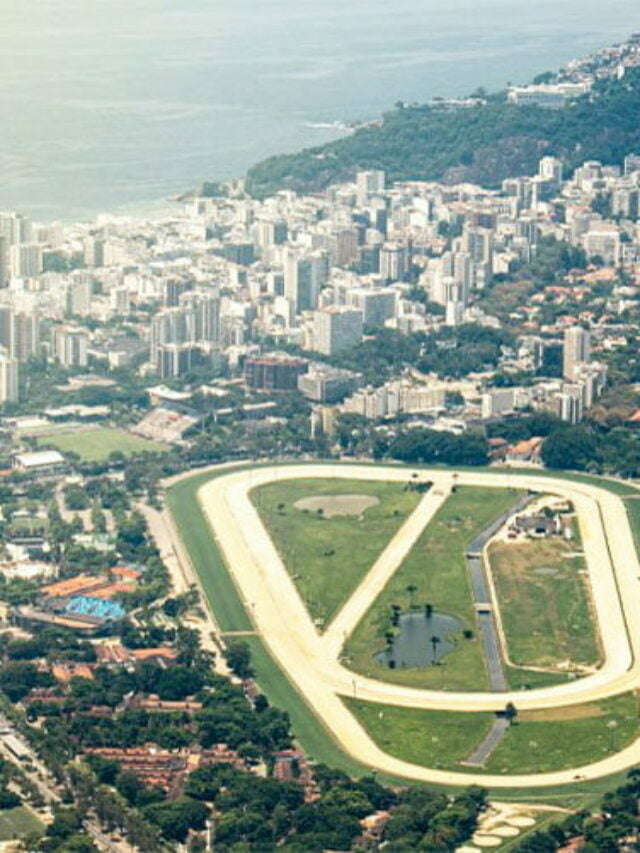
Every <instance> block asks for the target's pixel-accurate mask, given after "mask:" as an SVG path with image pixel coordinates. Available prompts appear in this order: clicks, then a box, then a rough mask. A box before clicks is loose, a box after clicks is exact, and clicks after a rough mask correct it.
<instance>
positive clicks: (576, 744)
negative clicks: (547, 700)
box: [345, 693, 640, 774]
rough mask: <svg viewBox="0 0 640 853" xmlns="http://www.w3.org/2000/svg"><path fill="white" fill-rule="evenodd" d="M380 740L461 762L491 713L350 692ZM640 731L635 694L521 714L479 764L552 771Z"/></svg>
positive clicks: (398, 754) (488, 768)
mask: <svg viewBox="0 0 640 853" xmlns="http://www.w3.org/2000/svg"><path fill="white" fill-rule="evenodd" d="M345 701H346V702H347V705H348V707H349V708H350V710H351V711H352V712H353V713H354V714H355V716H356V717H357V718H358V720H359V721H360V722H361V723H362V725H363V726H364V727H365V729H366V730H367V731H368V732H369V734H370V735H371V737H372V738H373V740H374V741H375V742H376V743H377V744H378V746H380V747H381V748H382V749H384V751H385V752H388V753H389V754H390V755H393V756H394V757H395V758H400V759H402V760H403V761H410V762H412V763H414V764H420V765H422V766H424V767H432V768H439V769H446V770H458V771H465V772H471V773H473V772H476V771H475V770H474V768H469V767H462V766H460V762H461V761H464V760H465V759H467V758H468V757H469V756H470V755H471V753H472V752H473V751H474V749H475V748H476V747H477V746H478V744H479V743H480V742H481V741H482V739H483V738H484V736H485V735H486V733H487V732H488V731H489V728H490V726H491V723H492V720H493V716H492V715H491V714H485V713H468V714H465V713H450V712H445V711H423V710H420V709H413V708H397V707H394V706H389V705H377V704H373V703H369V702H361V701H357V700H353V699H349V700H345ZM639 736H640V717H639V714H638V699H637V697H636V696H635V695H634V694H631V693H628V694H625V695H624V696H616V697H615V698H613V699H606V700H604V701H602V702H597V703H592V704H585V705H573V706H569V707H566V708H557V709H553V710H550V711H528V712H522V713H520V714H519V715H518V717H517V720H516V722H515V724H514V725H512V726H511V727H510V729H509V730H508V732H507V734H506V736H505V738H504V740H503V741H502V742H501V743H500V744H499V745H498V747H497V748H496V750H495V752H494V753H493V754H492V755H491V756H490V757H489V759H488V761H487V763H486V765H485V766H484V767H483V768H479V769H478V770H477V772H486V773H495V774H514V773H549V772H552V771H555V770H566V769H568V768H572V767H578V768H579V767H581V766H584V765H587V764H591V763H593V762H595V761H600V760H601V759H603V758H605V757H606V756H607V755H613V754H614V753H616V752H619V751H620V750H621V749H623V748H624V747H626V746H628V745H629V744H630V743H632V742H633V741H634V740H635V739H636V738H637V737H639Z"/></svg>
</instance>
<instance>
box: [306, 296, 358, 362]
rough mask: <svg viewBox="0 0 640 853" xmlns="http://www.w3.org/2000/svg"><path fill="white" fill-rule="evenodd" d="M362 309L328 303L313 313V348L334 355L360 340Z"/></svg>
mask: <svg viewBox="0 0 640 853" xmlns="http://www.w3.org/2000/svg"><path fill="white" fill-rule="evenodd" d="M362 333H363V323H362V311H359V310H358V309H356V308H349V307H348V306H346V305H329V306H328V307H327V308H323V309H322V310H321V311H316V312H315V313H314V315H313V348H314V349H315V350H316V351H317V352H321V353H324V355H335V354H336V353H338V352H342V351H343V350H346V349H349V348H350V347H352V346H355V345H356V344H359V343H360V341H361V340H362Z"/></svg>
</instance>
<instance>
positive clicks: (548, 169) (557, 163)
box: [538, 157, 564, 187]
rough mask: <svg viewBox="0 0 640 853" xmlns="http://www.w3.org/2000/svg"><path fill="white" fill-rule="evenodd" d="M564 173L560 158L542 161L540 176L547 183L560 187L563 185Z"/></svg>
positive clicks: (545, 158) (549, 158)
mask: <svg viewBox="0 0 640 853" xmlns="http://www.w3.org/2000/svg"><path fill="white" fill-rule="evenodd" d="M563 171H564V169H563V165H562V160H560V159H558V157H543V158H542V160H540V164H539V168H538V175H539V176H540V177H541V178H543V179H544V180H545V181H550V182H552V183H553V184H555V185H556V186H558V187H559V186H560V185H561V184H562V177H563Z"/></svg>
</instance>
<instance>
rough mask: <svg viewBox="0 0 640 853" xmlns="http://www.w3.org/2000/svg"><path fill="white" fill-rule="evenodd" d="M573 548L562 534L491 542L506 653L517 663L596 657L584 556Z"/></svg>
mask: <svg viewBox="0 0 640 853" xmlns="http://www.w3.org/2000/svg"><path fill="white" fill-rule="evenodd" d="M575 549H576V543H575V542H567V541H566V540H564V539H545V540H536V541H530V542H522V543H521V542H518V543H513V542H509V543H505V542H497V543H494V544H493V545H492V546H491V547H490V550H489V559H490V563H491V571H492V574H493V579H494V582H495V585H496V589H497V593H498V601H499V602H500V615H501V619H502V625H503V628H504V631H505V635H506V640H507V647H508V651H509V658H510V660H511V661H512V663H514V664H516V665H517V666H535V667H557V666H558V665H561V666H564V667H565V668H566V667H567V666H568V667H569V668H571V666H572V665H573V664H578V665H581V666H594V665H596V664H597V663H598V662H599V659H600V653H599V649H598V642H597V630H596V627H595V624H594V619H593V614H592V605H591V600H590V596H591V592H590V588H589V585H588V581H587V580H586V578H585V574H584V573H585V560H584V557H582V556H580V554H578V555H576V553H575Z"/></svg>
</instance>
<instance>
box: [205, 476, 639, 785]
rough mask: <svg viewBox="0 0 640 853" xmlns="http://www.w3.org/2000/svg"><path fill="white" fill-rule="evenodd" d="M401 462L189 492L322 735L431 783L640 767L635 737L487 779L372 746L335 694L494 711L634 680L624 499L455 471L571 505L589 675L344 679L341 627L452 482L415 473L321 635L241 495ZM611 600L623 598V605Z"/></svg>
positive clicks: (635, 617)
mask: <svg viewBox="0 0 640 853" xmlns="http://www.w3.org/2000/svg"><path fill="white" fill-rule="evenodd" d="M409 476H410V474H409V472H408V469H405V470H403V469H397V468H388V467H386V466H380V467H373V466H351V465H349V466H344V467H342V466H339V465H311V464H307V465H297V466H287V467H286V468H278V467H275V466H274V467H271V468H260V469H252V470H245V471H240V472H230V473H229V474H228V475H224V476H222V477H218V478H216V479H215V481H212V482H211V483H208V484H205V485H204V486H203V487H202V488H201V490H200V492H199V499H200V501H201V503H202V506H203V508H204V510H205V513H206V515H207V517H208V520H209V523H210V525H211V527H212V529H213V530H214V531H215V535H216V537H217V540H218V544H219V546H220V547H221V548H222V550H223V551H224V554H225V557H226V559H227V562H228V565H229V566H230V567H231V570H232V572H233V575H234V579H235V581H236V584H237V586H238V588H239V590H240V591H241V594H242V596H243V598H244V600H245V603H246V605H247V609H248V611H249V613H250V615H251V618H252V619H253V621H254V623H255V626H256V629H257V630H258V631H259V633H260V634H261V636H262V638H263V640H264V642H265V643H266V644H267V645H268V647H269V649H270V651H271V653H272V654H273V656H274V657H275V658H276V660H277V661H278V662H279V664H280V666H281V667H282V668H283V669H284V670H285V672H286V673H287V674H288V677H289V678H290V680H291V681H292V682H293V684H295V686H296V688H297V689H298V690H299V691H300V692H301V693H302V694H303V695H304V696H305V697H306V698H307V700H308V701H309V703H310V704H311V705H312V706H313V707H314V709H315V711H316V713H317V714H318V716H319V717H321V718H322V719H323V720H324V722H325V724H326V725H327V726H328V727H329V728H330V729H331V731H332V732H333V733H334V736H335V737H336V739H337V740H338V741H339V742H340V744H341V746H342V747H343V748H344V749H345V751H346V752H348V753H349V754H350V755H352V756H353V757H354V758H356V759H357V760H358V761H360V762H361V763H363V764H365V765H368V766H371V767H375V768H376V769H378V770H381V771H384V772H386V773H389V774H393V775H397V776H404V777H407V778H413V779H420V780H423V781H429V782H434V783H443V784H463V785H466V784H472V783H473V784H482V785H487V786H491V787H510V788H514V787H519V786H526V787H533V786H536V785H544V786H548V785H558V784H565V783H570V782H572V781H575V779H576V778H577V777H580V778H581V779H582V778H585V779H592V778H597V777H600V776H604V775H607V774H610V773H614V772H617V771H620V770H623V769H626V768H628V767H630V766H631V765H633V764H636V763H638V762H640V740H639V741H638V742H636V743H635V744H633V745H632V746H631V747H629V748H627V749H626V750H624V751H623V752H620V753H618V754H617V755H615V756H612V757H610V758H607V759H605V760H603V761H600V762H598V763H596V764H593V765H590V766H589V767H583V768H576V769H572V770H567V771H560V772H556V773H546V774H538V775H526V776H493V775H490V774H486V775H477V774H475V773H474V774H465V773H457V772H447V771H437V770H430V769H427V768H424V767H419V766H417V765H412V764H409V763H407V762H403V761H400V760H398V759H395V758H393V757H391V756H389V755H386V754H385V753H384V752H382V751H381V750H380V749H379V748H378V747H377V746H376V744H375V743H374V742H373V741H372V740H371V738H370V737H369V735H368V734H367V733H366V731H365V730H364V729H363V728H362V727H361V726H360V724H359V723H358V722H357V720H356V719H355V718H354V717H353V715H352V714H351V713H350V712H349V711H348V710H347V709H346V708H345V706H344V704H343V703H342V702H341V700H340V699H339V696H341V695H343V696H346V695H350V696H352V695H353V694H354V692H356V693H357V696H358V698H360V699H367V700H370V701H373V702H379V703H385V704H391V705H398V706H405V707H419V708H429V709H435V710H451V711H495V710H499V709H502V708H504V705H505V703H506V702H507V701H510V700H511V701H514V702H515V703H517V707H518V708H519V709H522V710H526V709H532V710H533V709H536V708H553V707H557V706H561V705H569V704H575V703H578V702H588V701H595V700H599V699H603V698H606V697H608V696H611V695H616V694H619V693H622V692H625V691H627V690H629V689H632V688H637V687H638V686H640V612H638V609H637V608H636V607H634V600H635V598H636V596H637V595H638V592H639V589H638V586H639V583H640V582H639V580H638V578H639V577H640V565H639V564H638V559H637V556H636V552H635V547H634V543H633V537H632V534H631V530H630V528H629V523H628V520H627V515H626V511H625V508H624V504H623V503H622V501H621V500H620V498H618V497H617V496H615V495H613V494H612V493H611V492H608V491H606V490H604V489H601V488H598V487H596V486H591V485H586V484H582V483H575V482H572V481H568V480H562V479H561V478H558V479H551V478H546V477H544V478H543V477H539V476H536V474H535V473H531V474H519V473H518V474H511V473H504V472H500V473H498V472H496V473H491V472H488V473H484V472H483V473H473V472H460V473H459V474H458V475H457V477H456V480H457V483H458V484H460V485H485V486H487V487H492V486H493V487H504V486H510V487H513V488H518V489H534V490H538V491H541V492H546V493H554V494H558V495H561V496H563V497H566V498H568V499H569V500H571V501H572V502H573V504H574V506H575V507H576V511H577V513H578V516H579V519H580V528H581V534H582V538H583V542H584V548H585V556H586V560H587V565H588V568H589V572H590V578H591V583H592V587H593V593H594V600H595V602H596V610H597V615H598V620H599V623H600V630H601V635H602V644H603V650H604V658H605V660H604V664H603V666H602V668H601V669H600V670H599V671H598V672H597V673H595V674H593V675H590V676H588V677H586V678H584V679H581V680H579V681H576V682H572V683H567V684H563V685H561V686H558V687H553V688H546V689H538V690H531V691H527V692H526V693H523V692H521V691H518V692H516V693H512V694H509V693H502V694H490V693H462V692H457V693H448V692H447V693H443V692H438V691H432V690H416V689H413V688H409V687H404V686H402V685H396V684H386V683H384V682H379V681H374V680H372V679H367V678H364V677H362V676H359V675H356V674H354V673H352V672H350V671H349V670H347V669H346V668H345V667H343V666H342V665H341V664H340V663H339V661H338V656H339V654H340V649H341V646H342V643H343V641H344V637H345V634H347V635H348V633H349V632H350V631H351V630H352V629H353V628H354V627H355V625H356V624H357V623H358V621H359V620H360V618H361V617H362V615H363V614H364V613H365V612H366V610H367V608H368V607H369V605H370V604H371V603H372V601H373V600H374V599H375V597H376V596H377V594H378V592H379V591H380V589H382V588H383V587H384V585H385V584H386V583H387V581H388V579H389V578H390V577H391V576H392V575H393V572H394V571H395V570H396V568H397V567H398V566H399V565H400V563H401V562H402V559H403V558H404V555H406V553H408V551H409V550H410V549H411V547H412V545H413V543H414V542H415V540H416V539H417V537H418V536H419V534H420V532H421V531H422V529H423V528H424V526H425V524H427V523H428V522H429V520H430V519H431V518H432V516H433V514H434V513H435V512H436V511H437V509H438V507H439V506H440V505H441V503H442V502H443V501H444V500H445V499H446V496H447V494H448V492H449V490H450V488H451V486H452V483H453V478H452V475H451V474H450V473H444V472H441V471H421V472H420V477H421V478H422V479H425V480H426V479H429V480H432V481H433V482H434V488H433V489H432V490H431V492H429V493H428V494H427V496H426V497H425V498H424V499H423V500H422V501H421V503H420V504H419V506H418V507H417V508H416V510H415V511H414V513H413V514H412V515H411V516H410V517H409V519H408V520H407V521H406V522H405V524H404V525H403V527H402V528H401V529H400V530H399V531H398V533H397V534H396V536H395V537H394V538H393V540H392V541H391V542H390V543H389V545H388V546H387V548H386V549H385V551H384V552H383V554H382V555H381V556H380V558H379V559H378V561H376V563H375V565H374V566H373V567H372V569H371V571H370V572H369V573H368V575H367V577H366V578H365V579H364V580H363V581H362V583H361V584H360V586H359V587H358V589H357V590H356V591H355V593H354V594H353V596H352V597H351V598H350V600H349V601H348V602H347V603H346V604H345V605H344V607H343V608H342V610H341V611H340V613H339V614H338V615H337V616H336V619H335V620H334V623H333V624H332V625H331V626H329V628H328V630H327V632H326V634H325V635H324V637H321V636H320V635H319V634H318V633H317V632H316V630H315V628H314V626H313V624H312V622H311V619H310V618H309V615H308V613H307V610H306V608H305V606H304V604H303V602H302V600H301V598H300V596H299V594H298V592H297V590H296V587H295V585H294V583H293V581H292V580H291V578H290V576H289V574H288V572H287V570H286V568H285V566H284V565H283V563H282V560H281V559H280V557H279V555H278V553H277V551H276V549H275V547H274V545H273V543H272V542H271V539H270V537H269V536H268V534H267V532H266V530H265V528H264V526H263V525H262V523H261V521H260V519H259V517H258V513H257V511H256V509H255V508H254V506H253V504H252V503H251V500H250V499H249V492H250V490H251V489H253V488H255V487H256V486H258V485H262V484H264V483H267V482H272V481H274V480H277V479H293V478H303V477H304V478H309V477H344V478H349V479H362V480H387V481H399V482H403V481H406V480H407V479H408V477H409ZM621 598H622V601H625V602H628V604H627V605H626V606H623V605H622V604H621Z"/></svg>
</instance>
